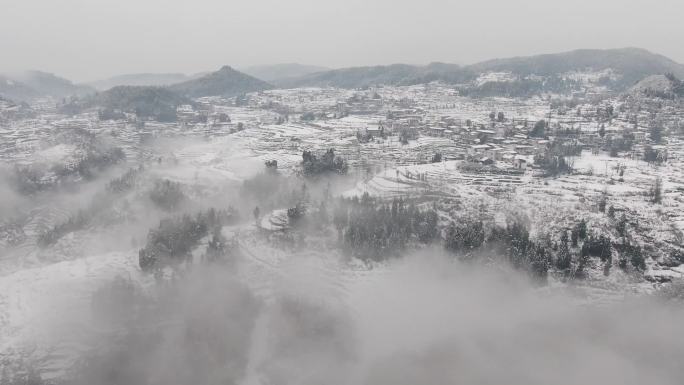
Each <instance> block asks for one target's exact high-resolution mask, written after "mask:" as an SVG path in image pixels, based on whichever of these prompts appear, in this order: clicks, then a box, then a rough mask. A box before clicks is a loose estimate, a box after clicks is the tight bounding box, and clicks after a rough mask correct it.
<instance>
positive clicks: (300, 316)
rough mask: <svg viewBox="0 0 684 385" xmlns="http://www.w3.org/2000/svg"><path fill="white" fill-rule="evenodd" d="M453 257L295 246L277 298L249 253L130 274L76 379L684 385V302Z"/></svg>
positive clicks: (108, 303) (113, 291)
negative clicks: (599, 291)
mask: <svg viewBox="0 0 684 385" xmlns="http://www.w3.org/2000/svg"><path fill="white" fill-rule="evenodd" d="M439 254H440V253H439V252H436V251H431V252H423V253H420V254H416V255H412V256H409V257H407V258H404V259H401V260H395V261H393V262H391V263H388V264H385V265H383V266H381V267H377V268H376V269H374V270H372V271H371V272H368V273H367V274H364V275H363V276H362V277H358V279H355V280H353V281H349V280H347V279H345V277H346V275H345V274H344V272H343V271H342V270H341V271H340V274H339V275H337V276H328V277H327V278H325V279H324V278H321V276H320V274H316V273H317V271H318V270H317V268H318V267H317V265H318V264H319V263H320V262H319V261H317V260H315V259H311V258H309V257H306V256H302V255H299V256H297V255H295V256H293V257H292V258H293V260H291V261H289V262H288V267H287V270H286V273H287V274H283V275H281V276H279V278H277V279H276V280H274V282H273V284H274V285H275V289H276V290H274V291H273V292H271V293H270V294H269V295H263V294H258V293H256V292H255V291H254V289H252V288H250V285H249V283H248V282H241V279H240V278H239V277H240V274H239V272H240V271H241V269H244V268H245V266H244V263H245V262H244V260H242V259H241V258H239V257H236V258H235V259H234V260H233V262H231V263H228V264H225V263H220V264H217V265H212V266H209V267H206V266H205V267H200V268H197V269H193V270H192V271H190V272H188V273H187V274H186V275H184V276H183V277H182V278H180V279H177V280H175V281H174V282H167V283H166V284H164V285H162V286H155V288H154V290H152V291H150V290H149V288H148V289H147V290H143V289H141V288H140V287H137V286H136V284H135V283H132V282H128V283H124V284H122V283H121V282H122V281H119V283H118V284H115V285H111V286H107V289H106V291H104V293H107V294H106V295H105V296H100V297H98V300H99V301H105V302H104V305H105V306H98V307H97V309H100V312H99V313H98V312H97V311H96V312H95V313H94V314H95V316H94V317H93V320H94V322H98V323H102V324H99V327H98V328H97V329H98V330H103V328H102V327H101V326H102V325H107V327H106V328H105V330H107V329H108V330H111V331H112V333H109V334H105V337H103V336H102V335H100V336H99V337H98V339H97V340H98V342H99V343H98V348H97V349H95V350H94V351H93V352H90V353H88V355H87V356H86V357H85V359H84V360H83V361H82V363H81V365H79V366H77V367H75V369H74V371H73V372H72V373H71V379H70V380H69V381H70V382H69V383H76V384H86V383H98V384H132V383H147V384H162V383H164V384H185V383H189V382H193V383H199V384H214V383H234V384H259V383H261V384H268V383H301V384H318V383H332V384H415V383H443V384H460V383H469V384H478V383H483V384H484V383H507V384H548V383H554V384H586V383H603V384H643V383H646V382H648V383H652V384H678V383H680V381H681V378H682V376H683V375H684V369H682V367H681V365H680V362H679V357H681V355H682V353H684V340H683V339H682V338H681V330H680V325H681V323H682V321H684V311H683V310H682V309H681V303H672V302H664V301H661V299H654V298H651V297H648V298H630V299H628V300H625V301H621V302H619V303H613V304H609V305H591V306H587V305H582V303H583V302H582V301H579V300H578V298H577V297H574V296H572V295H570V294H569V293H568V292H565V291H562V290H554V289H549V288H547V289H539V288H538V287H537V286H535V285H532V284H530V282H529V281H528V279H527V278H526V277H524V276H522V275H519V274H518V273H516V272H513V271H506V270H501V269H492V268H487V267H482V266H476V265H473V264H464V263H462V262H458V261H456V260H454V259H452V258H448V257H445V256H442V255H439ZM322 258H324V257H322ZM345 269H353V268H352V267H350V266H349V265H347V266H346V267H345ZM332 286H342V287H343V288H344V289H343V290H341V291H338V290H334V289H331V287H332ZM100 293H102V291H101V292H100ZM100 295H102V294H100ZM103 312H104V313H103Z"/></svg>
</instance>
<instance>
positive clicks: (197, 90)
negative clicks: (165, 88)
mask: <svg viewBox="0 0 684 385" xmlns="http://www.w3.org/2000/svg"><path fill="white" fill-rule="evenodd" d="M170 88H171V89H172V90H174V91H176V92H178V93H180V94H182V95H186V96H189V97H203V96H228V97H230V96H236V95H240V94H244V93H248V92H255V91H262V90H266V89H270V88H273V86H271V85H270V84H268V83H266V82H264V81H263V80H259V79H257V78H255V77H253V76H250V75H247V74H245V73H242V72H240V71H237V70H235V69H233V68H232V67H230V66H228V65H224V66H222V67H221V68H219V69H218V71H215V72H210V73H208V74H206V75H204V76H201V77H199V78H197V79H192V80H188V81H185V82H182V83H178V84H175V85H172V86H171V87H170Z"/></svg>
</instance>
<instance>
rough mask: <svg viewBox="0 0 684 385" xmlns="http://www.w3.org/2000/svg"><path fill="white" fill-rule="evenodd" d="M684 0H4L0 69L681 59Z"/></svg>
mask: <svg viewBox="0 0 684 385" xmlns="http://www.w3.org/2000/svg"><path fill="white" fill-rule="evenodd" d="M683 14H684V1H682V0H565V1H557V0H468V1H463V0H451V1H449V0H410V1H406V0H336V1H329V0H242V1H232V0H184V1H177V0H0V72H5V71H15V70H21V69H38V70H44V71H49V72H54V73H56V74H58V75H61V76H65V77H67V78H70V79H74V80H78V81H84V80H94V79H98V78H102V77H108V76H111V75H116V74H123V73H138V72H184V73H194V72H200V71H207V70H213V69H216V68H218V67H220V66H221V65H224V64H228V65H231V66H234V67H244V66H248V65H255V64H270V63H284V62H299V63H305V64H317V65H324V66H329V67H344V66H356V65H372V64H390V63H397V62H404V63H428V62H431V61H442V62H455V63H461V64H467V63H472V62H476V61H479V60H484V59H490V58H494V57H506V56H515V55H531V54H538V53H550V52H558V51H567V50H571V49H575V48H617V47H626V46H634V47H641V48H646V49H649V50H651V51H654V52H657V53H660V54H663V55H666V56H669V57H670V58H672V59H674V60H676V61H679V62H684V44H682V41H681V40H682V38H684V22H682V19H681V17H682V15H683Z"/></svg>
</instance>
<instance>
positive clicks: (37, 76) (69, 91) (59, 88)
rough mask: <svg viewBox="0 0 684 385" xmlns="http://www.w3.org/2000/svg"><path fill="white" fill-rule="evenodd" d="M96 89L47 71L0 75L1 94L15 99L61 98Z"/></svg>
mask: <svg viewBox="0 0 684 385" xmlns="http://www.w3.org/2000/svg"><path fill="white" fill-rule="evenodd" d="M94 91H95V90H94V89H92V88H90V87H88V86H83V85H76V84H74V83H72V82H71V81H69V80H67V79H64V78H61V77H58V76H56V75H53V74H51V73H47V72H41V71H23V72H17V73H10V74H4V75H0V95H2V96H4V97H6V98H8V99H12V100H15V101H30V100H32V99H35V98H38V97H53V98H56V99H61V98H65V97H70V96H83V95H87V94H90V93H93V92H94Z"/></svg>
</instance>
